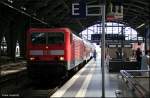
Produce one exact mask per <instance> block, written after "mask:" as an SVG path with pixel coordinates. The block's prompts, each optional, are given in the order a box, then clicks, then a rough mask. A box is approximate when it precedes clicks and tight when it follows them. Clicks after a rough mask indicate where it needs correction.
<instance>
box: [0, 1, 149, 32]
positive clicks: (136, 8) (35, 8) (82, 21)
mask: <svg viewBox="0 0 150 98" xmlns="http://www.w3.org/2000/svg"><path fill="white" fill-rule="evenodd" d="M102 1H103V0H86V3H87V4H88V5H98V4H101V2H102ZM109 1H110V0H106V3H109ZM112 1H115V0H112ZM3 6H5V7H8V8H10V9H14V10H15V11H18V12H19V13H23V14H25V15H27V16H29V17H32V18H34V19H36V20H38V21H40V22H43V24H44V23H47V25H49V26H50V27H61V26H67V27H70V28H72V29H73V30H74V31H76V32H81V31H82V30H83V29H85V28H87V27H89V26H91V25H93V24H95V23H96V22H97V21H100V17H86V18H78V19H77V18H73V17H72V16H71V14H70V12H71V6H72V0H1V1H0V10H1V11H4V10H5V11H6V9H3V8H4V7H3ZM106 7H107V6H106ZM91 11H93V12H94V11H95V9H92V10H91ZM149 14H150V9H149V0H124V2H123V20H122V21H119V22H121V23H125V24H127V25H129V26H131V27H132V28H134V29H137V31H139V32H140V33H142V32H143V30H144V28H145V26H146V25H148V24H149V22H150V21H149V18H150V17H149ZM0 16H1V17H2V16H4V15H0ZM5 16H7V14H5ZM5 16H4V17H5ZM9 16H10V14H9ZM4 17H3V18H4ZM19 17H20V16H19V15H16V13H14V15H13V14H11V17H9V18H10V19H13V20H15V19H18V18H19ZM143 23H145V25H144V26H143V27H141V28H137V27H138V26H139V25H141V24H143Z"/></svg>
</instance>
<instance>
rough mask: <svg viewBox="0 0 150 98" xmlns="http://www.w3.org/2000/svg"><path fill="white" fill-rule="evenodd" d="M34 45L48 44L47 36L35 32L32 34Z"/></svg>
mask: <svg viewBox="0 0 150 98" xmlns="http://www.w3.org/2000/svg"><path fill="white" fill-rule="evenodd" d="M31 41H32V44H46V34H45V33H39V32H38V33H37V32H33V33H32V34H31Z"/></svg>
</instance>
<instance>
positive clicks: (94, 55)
mask: <svg viewBox="0 0 150 98" xmlns="http://www.w3.org/2000/svg"><path fill="white" fill-rule="evenodd" d="M96 55H97V53H96V50H94V52H93V58H94V60H95V61H96Z"/></svg>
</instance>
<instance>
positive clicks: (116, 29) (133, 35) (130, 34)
mask: <svg viewBox="0 0 150 98" xmlns="http://www.w3.org/2000/svg"><path fill="white" fill-rule="evenodd" d="M97 26H98V28H97ZM106 26H107V27H106V29H105V31H106V32H107V34H118V33H120V34H121V29H122V26H124V25H123V24H118V23H112V22H107V23H106ZM101 32H102V27H101V26H100V24H95V25H93V26H90V27H88V28H87V29H86V30H84V31H82V37H83V38H86V39H87V38H88V40H91V34H99V33H101ZM124 32H125V36H126V40H131V39H132V40H136V39H137V32H136V31H135V30H134V29H132V28H131V27H125V29H124ZM87 35H88V37H87Z"/></svg>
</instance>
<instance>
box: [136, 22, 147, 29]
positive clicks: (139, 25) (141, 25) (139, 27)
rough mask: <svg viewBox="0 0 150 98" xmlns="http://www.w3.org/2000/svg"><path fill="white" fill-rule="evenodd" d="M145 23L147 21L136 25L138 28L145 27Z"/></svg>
mask: <svg viewBox="0 0 150 98" xmlns="http://www.w3.org/2000/svg"><path fill="white" fill-rule="evenodd" d="M144 25H145V23H142V24H141V25H139V26H138V27H136V29H139V28H141V27H143V26H144Z"/></svg>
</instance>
